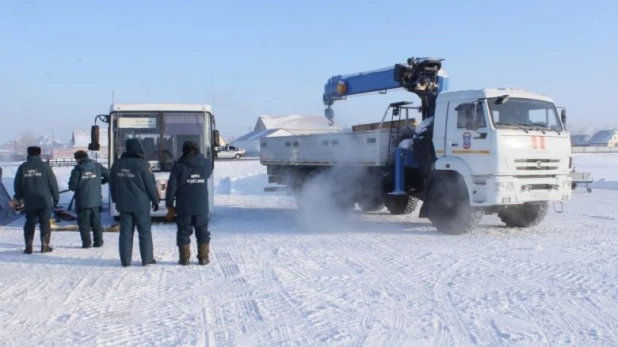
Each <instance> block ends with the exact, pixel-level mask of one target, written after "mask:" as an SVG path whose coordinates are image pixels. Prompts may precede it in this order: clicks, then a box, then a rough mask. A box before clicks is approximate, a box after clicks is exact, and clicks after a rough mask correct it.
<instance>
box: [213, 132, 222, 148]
mask: <svg viewBox="0 0 618 347" xmlns="http://www.w3.org/2000/svg"><path fill="white" fill-rule="evenodd" d="M212 137H213V138H212V145H213V147H219V146H220V141H219V130H213V131H212Z"/></svg>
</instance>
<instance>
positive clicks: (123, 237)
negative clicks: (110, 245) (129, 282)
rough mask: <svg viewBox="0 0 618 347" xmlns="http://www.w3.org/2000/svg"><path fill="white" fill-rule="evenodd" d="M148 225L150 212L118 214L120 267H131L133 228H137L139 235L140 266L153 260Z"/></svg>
mask: <svg viewBox="0 0 618 347" xmlns="http://www.w3.org/2000/svg"><path fill="white" fill-rule="evenodd" d="M150 224H151V221H150V211H146V212H133V213H131V212H121V213H120V235H119V239H118V249H119V251H120V262H121V263H122V265H131V260H132V257H133V234H134V233H135V228H137V233H138V234H139V252H140V255H141V257H142V264H144V263H149V262H151V261H152V260H153V255H152V253H153V246H152V233H151V231H150Z"/></svg>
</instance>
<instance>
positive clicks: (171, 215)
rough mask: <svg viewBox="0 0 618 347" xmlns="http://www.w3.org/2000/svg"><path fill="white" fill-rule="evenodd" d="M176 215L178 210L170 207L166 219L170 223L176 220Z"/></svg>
mask: <svg viewBox="0 0 618 347" xmlns="http://www.w3.org/2000/svg"><path fill="white" fill-rule="evenodd" d="M175 215H176V209H175V208H174V207H168V208H167V215H166V216H165V219H167V220H168V221H170V220H172V219H173V218H174V216H175Z"/></svg>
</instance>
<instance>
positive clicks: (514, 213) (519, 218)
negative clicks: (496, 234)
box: [498, 202, 549, 228]
mask: <svg viewBox="0 0 618 347" xmlns="http://www.w3.org/2000/svg"><path fill="white" fill-rule="evenodd" d="M548 212H549V205H548V204H547V203H546V202H544V203H541V204H524V205H518V206H513V207H509V208H507V209H504V210H502V211H500V212H498V217H500V220H502V222H503V223H504V224H506V225H507V226H508V227H511V228H528V227H532V226H535V225H538V224H540V223H541V222H542V221H543V220H544V219H545V216H547V213H548Z"/></svg>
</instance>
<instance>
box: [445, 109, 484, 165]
mask: <svg viewBox="0 0 618 347" xmlns="http://www.w3.org/2000/svg"><path fill="white" fill-rule="evenodd" d="M449 107H450V110H449V113H448V114H449V120H448V124H447V129H446V130H447V131H446V132H447V133H446V148H445V149H444V150H445V152H446V155H450V156H455V157H460V158H461V159H463V160H464V161H466V162H467V163H468V165H469V166H470V167H471V168H472V169H475V168H476V167H483V166H485V165H483V163H484V161H485V162H486V160H487V159H488V156H489V154H490V153H491V138H490V136H491V131H489V130H490V129H489V126H488V124H489V122H488V120H487V117H486V115H487V112H485V103H484V102H478V101H474V102H470V101H462V102H451V103H450V105H449ZM475 171H476V170H475Z"/></svg>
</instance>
